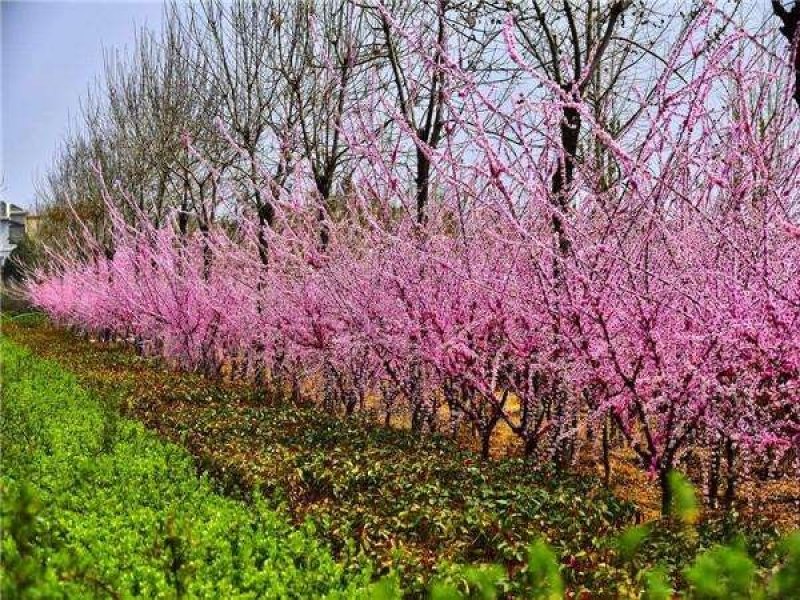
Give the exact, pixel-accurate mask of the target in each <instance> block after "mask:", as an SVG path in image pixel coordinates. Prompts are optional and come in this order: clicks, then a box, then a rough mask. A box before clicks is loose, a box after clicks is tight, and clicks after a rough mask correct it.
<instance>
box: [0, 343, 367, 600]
mask: <svg viewBox="0 0 800 600" xmlns="http://www.w3.org/2000/svg"><path fill="white" fill-rule="evenodd" d="M0 350H1V351H2V359H3V403H2V439H3V474H2V480H1V481H2V488H3V490H2V491H3V522H4V523H3V524H4V538H3V546H2V550H3V567H4V568H3V580H2V592H3V593H2V596H3V598H14V597H31V598H32V597H38V598H58V597H70V598H73V597H74V598H84V597H120V598H125V597H131V596H141V597H147V598H159V597H160V598H171V597H183V596H186V597H196V598H286V597H295V598H310V597H331V598H340V597H342V598H344V597H358V596H362V597H369V595H368V593H367V592H359V590H361V589H362V588H364V587H365V585H366V584H367V583H368V582H369V580H370V572H369V570H368V569H361V570H357V569H346V568H345V567H343V566H341V565H340V564H338V563H337V562H336V561H335V560H334V559H333V558H332V556H331V553H330V552H329V550H328V549H327V548H326V547H325V545H324V544H322V543H321V542H319V541H318V539H317V538H316V537H315V536H314V535H313V531H312V528H311V526H310V525H307V526H300V527H295V526H293V525H291V524H290V523H289V522H288V520H287V516H286V514H284V513H281V512H279V511H275V510H273V509H271V508H268V507H267V506H266V505H265V504H264V503H263V502H256V503H253V504H250V505H245V504H244V503H242V502H239V501H236V500H233V499H229V498H224V497H221V496H219V495H217V494H216V493H214V491H213V489H212V486H211V484H210V483H209V481H208V480H207V479H206V478H202V477H201V478H198V477H197V476H196V473H195V469H194V466H193V464H192V460H191V458H190V457H189V455H188V454H187V453H186V452H185V451H184V450H183V449H181V448H179V447H177V446H175V445H173V444H170V443H167V442H165V441H163V440H161V439H159V438H158V437H157V436H155V435H154V434H152V433H150V432H148V431H146V430H145V428H144V427H143V426H142V425H141V424H139V423H136V422H134V421H131V420H129V419H125V418H120V417H118V416H117V414H116V411H115V408H113V407H108V406H104V405H103V403H101V402H99V401H98V400H97V399H96V398H95V397H93V395H92V394H90V393H88V392H87V391H86V390H85V389H83V388H82V387H81V386H80V385H78V383H77V381H76V379H75V377H74V376H72V375H71V374H69V373H67V372H65V371H64V370H63V369H61V368H60V367H59V366H58V365H56V364H55V363H53V362H50V361H46V360H40V359H38V358H36V357H34V356H32V355H31V354H30V353H29V352H28V351H27V350H24V349H22V348H20V347H19V346H17V345H15V344H13V343H11V342H9V341H8V340H7V339H5V338H0ZM365 563H366V561H365Z"/></svg>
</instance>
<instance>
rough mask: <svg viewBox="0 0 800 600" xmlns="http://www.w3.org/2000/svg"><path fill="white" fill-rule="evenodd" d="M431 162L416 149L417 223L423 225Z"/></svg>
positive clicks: (425, 216)
mask: <svg viewBox="0 0 800 600" xmlns="http://www.w3.org/2000/svg"><path fill="white" fill-rule="evenodd" d="M430 175H431V161H430V160H429V159H428V157H427V156H426V155H425V153H424V152H423V151H422V150H421V149H420V148H417V177H416V180H415V183H416V186H417V223H419V224H420V225H421V224H423V223H425V221H426V220H427V215H426V213H425V211H426V208H427V206H428V196H429V193H430V192H429V188H430Z"/></svg>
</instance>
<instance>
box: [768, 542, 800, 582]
mask: <svg viewBox="0 0 800 600" xmlns="http://www.w3.org/2000/svg"><path fill="white" fill-rule="evenodd" d="M779 552H780V554H781V555H782V558H783V566H782V567H781V568H780V569H779V570H778V571H777V573H775V576H774V577H773V578H772V580H771V581H770V584H769V588H768V591H769V596H770V598H800V531H795V532H794V533H792V534H790V535H788V536H787V537H786V538H785V539H784V540H783V543H782V544H781V546H780V548H779Z"/></svg>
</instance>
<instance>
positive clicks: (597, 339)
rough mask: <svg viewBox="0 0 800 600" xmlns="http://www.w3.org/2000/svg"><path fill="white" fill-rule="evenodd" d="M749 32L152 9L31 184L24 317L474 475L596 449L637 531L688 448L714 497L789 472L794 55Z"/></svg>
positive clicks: (797, 258)
mask: <svg viewBox="0 0 800 600" xmlns="http://www.w3.org/2000/svg"><path fill="white" fill-rule="evenodd" d="M758 16H759V13H758V11H757V10H756V8H755V7H752V6H748V5H746V4H736V5H734V7H733V8H730V7H729V5H726V6H725V8H724V9H723V8H722V7H721V6H717V5H716V4H715V3H713V2H703V3H698V4H697V5H695V6H693V7H692V8H691V10H689V11H687V12H685V13H680V14H674V15H661V14H659V13H658V11H657V9H656V8H655V4H654V5H649V4H647V3H635V2H632V1H628V0H618V1H615V2H588V3H580V5H578V4H577V3H572V2H570V1H567V2H563V3H553V4H552V5H551V4H548V3H546V2H531V3H527V4H525V5H522V4H521V5H519V6H516V5H513V4H507V3H502V5H494V4H493V3H492V2H453V1H446V0H437V1H434V2H419V3H416V4H410V3H405V2H403V3H398V4H397V6H391V5H389V4H386V3H362V2H356V1H351V0H342V1H341V2H335V3H334V2H318V3H289V2H287V3H285V4H284V3H280V2H267V3H256V4H254V3H250V2H247V3H244V2H242V3H233V4H232V5H229V4H224V5H223V4H217V3H214V2H208V3H201V4H197V5H192V6H189V7H184V8H180V9H179V8H172V9H171V10H170V11H169V13H168V18H167V24H166V27H165V30H164V32H163V34H161V35H160V36H155V35H154V34H143V36H142V40H141V43H140V45H139V48H138V50H137V52H136V53H135V54H134V55H133V56H131V57H127V58H119V59H116V58H115V59H113V60H110V61H109V68H108V73H107V75H106V78H105V84H104V85H105V88H104V91H103V95H102V96H100V97H98V96H95V97H94V99H92V100H91V101H90V102H89V103H88V105H87V106H88V108H87V119H88V124H89V127H88V128H87V129H86V131H85V132H84V133H82V134H81V135H80V136H77V137H76V138H75V140H73V142H71V143H70V144H69V145H68V146H67V151H66V152H65V154H64V156H63V158H62V160H61V161H60V162H58V163H57V165H56V169H55V170H54V172H53V175H52V177H51V179H50V190H51V194H52V198H53V200H54V203H53V205H52V207H51V209H50V210H51V211H52V212H51V222H52V223H59V219H58V217H59V211H60V213H61V216H63V219H62V220H61V221H60V223H61V225H60V229H59V233H58V235H60V236H63V235H64V234H63V231H64V230H66V231H68V232H69V233H68V234H67V235H69V236H71V239H72V241H73V243H71V244H68V245H65V244H62V245H60V246H59V247H57V248H56V247H55V246H51V250H50V253H49V261H48V264H47V265H46V266H45V267H43V268H40V269H39V270H38V271H36V272H35V273H34V274H33V276H32V279H31V281H30V283H29V285H28V291H29V294H30V296H31V298H32V299H33V301H34V302H35V303H36V304H38V305H39V306H41V307H43V308H44V309H45V310H47V311H48V312H49V313H50V314H51V315H52V316H53V317H54V318H55V319H56V320H58V321H59V322H62V323H65V324H69V325H73V326H76V327H79V328H81V329H88V330H92V331H95V332H104V333H111V334H114V335H117V336H122V337H133V338H134V339H135V340H136V341H137V343H138V344H140V346H141V347H142V348H145V349H146V351H148V352H150V353H155V354H160V355H162V356H164V357H165V358H167V359H168V360H170V361H172V362H174V363H175V364H176V365H178V366H181V367H183V368H190V369H202V370H204V371H205V372H207V373H209V374H210V375H218V374H219V373H220V372H222V371H223V370H227V369H232V370H233V372H234V375H235V376H238V377H249V378H252V379H253V380H254V381H255V382H257V383H258V384H259V385H267V386H269V387H270V388H271V390H272V392H273V394H275V395H280V396H283V395H288V396H291V397H292V398H293V399H294V400H295V401H306V400H309V399H310V398H309V396H313V399H314V400H316V401H319V402H321V403H322V404H323V405H324V406H325V407H326V408H328V409H330V410H339V411H341V412H342V413H343V414H347V415H350V414H353V413H355V412H357V411H366V412H371V413H376V412H377V413H379V414H380V415H381V416H382V418H383V419H384V420H385V421H386V422H387V423H389V422H390V421H391V419H392V417H393V416H394V415H397V414H402V415H404V416H406V417H407V418H408V419H409V420H410V424H411V427H412V428H413V429H415V430H418V431H423V430H426V429H430V430H440V429H442V428H445V429H447V428H452V429H453V430H455V429H457V428H458V427H459V426H460V424H467V425H468V426H469V427H470V428H471V430H472V431H474V432H475V434H476V436H477V438H478V439H479V441H480V445H481V448H482V452H483V454H484V455H485V456H488V455H489V450H490V446H491V441H492V436H493V435H494V433H495V432H496V430H497V428H498V427H499V426H501V425H503V426H505V427H507V428H508V429H510V431H512V432H513V434H514V435H515V436H516V438H517V439H518V440H519V446H520V448H521V449H522V451H524V453H525V454H527V455H530V456H532V457H534V458H535V459H536V460H539V461H549V462H552V463H554V464H555V465H557V466H559V467H566V466H568V465H569V464H570V463H571V462H572V461H574V460H575V459H576V457H577V456H578V455H579V453H580V451H581V448H584V447H586V446H591V447H595V448H596V449H597V456H598V457H602V460H603V463H604V466H605V470H606V473H607V474H608V472H609V470H610V460H609V452H610V449H611V447H612V446H613V445H615V444H624V445H625V446H627V447H629V448H631V449H632V450H633V451H634V452H635V454H636V455H637V457H638V458H639V460H640V462H641V465H642V467H643V468H644V469H646V470H647V471H648V472H650V473H652V475H653V477H654V478H655V479H657V480H658V481H659V482H660V484H661V489H662V491H663V496H664V506H665V507H666V506H668V504H669V501H670V499H669V494H668V492H669V486H668V483H667V476H668V473H669V472H670V471H671V470H672V469H674V468H675V467H676V466H678V465H680V464H681V462H683V461H685V460H687V458H688V456H689V455H690V454H691V453H695V454H696V455H698V456H700V457H701V460H702V461H703V464H704V465H705V468H704V472H705V473H706V481H707V483H708V486H707V490H708V496H709V498H710V501H711V502H712V503H715V502H716V501H717V497H718V496H719V494H720V492H721V490H722V487H723V486H722V482H721V479H722V478H723V477H724V479H725V480H726V485H725V486H724V487H725V496H726V500H727V501H728V502H730V501H732V499H733V494H734V491H735V488H736V482H737V478H738V477H739V476H740V475H741V473H742V472H744V471H745V470H746V469H747V468H748V467H749V466H752V464H754V463H755V464H762V465H768V466H770V467H771V468H774V469H777V470H779V471H785V470H786V469H788V470H790V471H791V472H794V473H796V470H797V468H798V464H797V461H798V457H799V455H798V449H799V448H800V402H798V400H800V335H798V333H799V332H800V244H798V238H800V227H798V218H799V217H800V215H799V214H798V206H800V204H799V203H798V199H799V198H798V194H800V191H799V190H800V181H798V178H800V167H799V165H800V148H798V145H797V144H796V140H797V139H798V133H800V132H798V123H799V122H800V120H798V118H797V109H796V108H795V107H794V105H793V103H792V98H791V96H792V93H793V90H792V88H791V86H790V85H789V84H790V83H791V80H792V77H793V69H794V64H793V62H792V61H791V60H789V59H788V57H790V56H794V55H792V54H791V53H790V52H787V51H786V49H785V43H783V42H781V41H780V37H779V36H778V34H777V31H775V28H774V27H770V26H768V25H765V26H763V27H761V28H755V27H753V26H752V23H754V22H756V21H755V19H756V17H758ZM785 16H787V18H788V16H790V13H788V12H786V13H785ZM761 17H762V20H761V21H760V23H761V22H765V21H764V19H765V18H766V15H761ZM784 21H785V19H784ZM742 23H749V25H748V26H747V27H744V26H743V25H742ZM64 221H66V222H68V225H67V226H66V227H65V226H64V225H63V223H64ZM62 239H63V238H62ZM310 389H314V390H316V392H315V393H311V392H310V391H309V390H310Z"/></svg>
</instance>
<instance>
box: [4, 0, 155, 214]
mask: <svg viewBox="0 0 800 600" xmlns="http://www.w3.org/2000/svg"><path fill="white" fill-rule="evenodd" d="M0 1H1V2H2V4H1V5H0V6H1V8H0V11H1V16H0V18H1V19H2V84H1V85H2V184H1V185H0V194H2V197H3V199H7V200H8V201H10V202H13V203H14V204H18V205H20V206H24V207H28V208H30V207H32V206H33V202H34V182H35V180H36V178H37V177H41V176H43V175H44V174H45V173H46V171H47V167H48V165H49V164H50V163H51V161H52V158H53V155H54V153H55V150H56V148H57V146H58V144H59V141H60V140H61V139H62V138H63V136H64V135H65V134H66V133H67V131H68V129H69V124H70V121H71V119H72V120H74V118H75V117H76V116H77V115H78V114H79V111H80V104H81V99H82V96H83V95H84V93H85V91H86V89H87V86H88V85H89V83H90V82H91V81H92V80H93V79H94V78H95V77H97V76H99V75H100V74H101V72H102V68H103V48H115V47H116V48H122V47H126V46H127V47H131V46H132V44H133V42H134V38H135V34H136V31H137V29H138V28H139V27H141V26H142V25H145V24H146V25H148V26H150V27H153V28H157V27H159V26H160V23H161V10H162V2H161V0H140V1H138V2H123V1H115V0H106V1H105V2H102V1H101V2H73V1H61V2H32V1H10V2H9V1H7V0H0Z"/></svg>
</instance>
